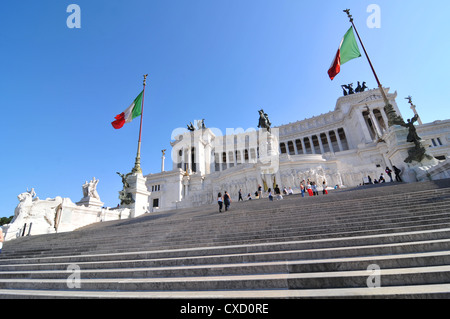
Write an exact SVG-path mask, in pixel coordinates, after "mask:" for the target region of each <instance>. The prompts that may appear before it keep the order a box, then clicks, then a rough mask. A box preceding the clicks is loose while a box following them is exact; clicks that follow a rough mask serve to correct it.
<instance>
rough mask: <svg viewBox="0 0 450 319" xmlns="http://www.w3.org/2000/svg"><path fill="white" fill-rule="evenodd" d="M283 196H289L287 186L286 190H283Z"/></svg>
mask: <svg viewBox="0 0 450 319" xmlns="http://www.w3.org/2000/svg"><path fill="white" fill-rule="evenodd" d="M289 188H290V187H289ZM283 194H284V195H287V194H288V190H287V188H286V186H284V188H283Z"/></svg>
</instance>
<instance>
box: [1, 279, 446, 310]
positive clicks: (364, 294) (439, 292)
mask: <svg viewBox="0 0 450 319" xmlns="http://www.w3.org/2000/svg"><path fill="white" fill-rule="evenodd" d="M9 298H13V299H21V298H25V299H30V298H32V299H40V298H43V299H51V298H57V299H61V298H64V299H70V298H77V299H82V298H84V299H96V298H99V299H114V298H118V299H174V300H180V299H187V300H193V301H195V300H198V299H203V300H208V299H214V300H217V299H219V300H221V299H261V300H262V302H263V303H264V299H274V298H277V299H280V298H282V299H289V298H291V299H302V298H303V299H315V298H319V299H324V298H327V299H332V298H339V299H342V298H350V299H354V298H361V299H362V298H386V299H387V298H389V299H395V298H401V299H409V298H411V299H417V298H422V299H423V298H427V299H448V298H450V284H436V285H415V286H397V287H379V288H341V289H303V290H301V289H290V290H287V289H283V290H226V291H220V290H215V291H213V292H209V291H83V290H14V289H0V299H9ZM179 311H180V308H177V309H175V310H174V312H175V313H179Z"/></svg>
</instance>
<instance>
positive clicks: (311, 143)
mask: <svg viewBox="0 0 450 319" xmlns="http://www.w3.org/2000/svg"><path fill="white" fill-rule="evenodd" d="M308 139H309V145H310V146H311V152H312V153H313V154H316V150H315V149H314V143H313V140H312V136H308Z"/></svg>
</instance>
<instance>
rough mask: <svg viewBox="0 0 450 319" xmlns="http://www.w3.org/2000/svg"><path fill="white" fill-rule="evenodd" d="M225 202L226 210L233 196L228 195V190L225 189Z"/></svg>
mask: <svg viewBox="0 0 450 319" xmlns="http://www.w3.org/2000/svg"><path fill="white" fill-rule="evenodd" d="M223 203H224V204H225V211H227V210H228V208H229V207H230V205H231V197H230V195H228V193H227V191H225V194H224V195H223Z"/></svg>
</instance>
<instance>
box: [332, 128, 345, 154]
mask: <svg viewBox="0 0 450 319" xmlns="http://www.w3.org/2000/svg"><path fill="white" fill-rule="evenodd" d="M334 135H336V141H337V142H338V146H339V151H340V152H342V151H343V150H344V148H343V147H342V142H341V138H340V137H339V133H338V129H335V130H334Z"/></svg>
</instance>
